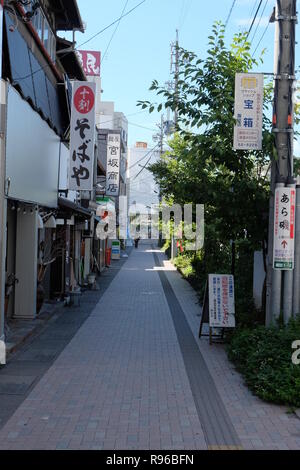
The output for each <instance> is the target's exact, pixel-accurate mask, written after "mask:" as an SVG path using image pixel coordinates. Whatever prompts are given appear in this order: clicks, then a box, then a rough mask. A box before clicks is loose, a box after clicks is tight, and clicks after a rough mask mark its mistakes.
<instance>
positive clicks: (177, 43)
mask: <svg viewBox="0 0 300 470" xmlns="http://www.w3.org/2000/svg"><path fill="white" fill-rule="evenodd" d="M178 83H179V35H178V29H176V43H175V98H176V108H175V113H174V127H175V131H176V128H177V123H178V91H179V90H178Z"/></svg>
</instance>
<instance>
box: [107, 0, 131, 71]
mask: <svg viewBox="0 0 300 470" xmlns="http://www.w3.org/2000/svg"><path fill="white" fill-rule="evenodd" d="M128 2H129V0H126V2H125V5H124V8H123V10H122V13H121V16H120V20H119V21H118V23H117V25H116V27H115V29H114V31H113V33H112V35H111V38H110V40H109V41H108V44H107V47H106V49H105V52H104V54H103V55H102V57H101V64H102V62H103V61H104V58H105V57H106V54H107V52H108V49H109V47H110V45H111V43H112V40H113V38H114V37H115V35H116V32H117V30H118V28H119V26H120V23H121V21H122V18H123V15H124V13H125V10H126V7H127V5H128Z"/></svg>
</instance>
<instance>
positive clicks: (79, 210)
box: [58, 197, 93, 219]
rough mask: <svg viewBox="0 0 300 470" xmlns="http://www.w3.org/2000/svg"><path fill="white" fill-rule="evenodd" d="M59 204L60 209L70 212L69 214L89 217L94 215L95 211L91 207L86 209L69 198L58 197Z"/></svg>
mask: <svg viewBox="0 0 300 470" xmlns="http://www.w3.org/2000/svg"><path fill="white" fill-rule="evenodd" d="M58 206H59V208H60V209H62V210H64V212H68V213H69V215H72V214H74V213H75V214H77V215H80V216H83V217H85V218H86V219H89V218H90V217H92V215H93V213H92V212H91V211H90V210H89V209H85V208H84V207H82V206H79V205H78V204H76V203H75V202H72V201H69V199H65V198H63V197H59V198H58Z"/></svg>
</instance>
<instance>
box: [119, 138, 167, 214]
mask: <svg viewBox="0 0 300 470" xmlns="http://www.w3.org/2000/svg"><path fill="white" fill-rule="evenodd" d="M159 158H160V152H159V150H157V149H153V148H151V147H150V148H149V147H148V145H147V143H146V142H136V144H135V146H134V147H131V148H130V149H129V151H128V172H127V176H128V185H129V206H131V205H133V204H142V205H144V206H145V207H146V208H147V207H148V208H149V207H151V205H152V204H156V205H157V204H159V187H158V185H157V184H156V183H155V180H154V177H153V174H152V173H151V172H150V171H149V166H150V165H151V164H153V163H155V162H157V161H158V160H159Z"/></svg>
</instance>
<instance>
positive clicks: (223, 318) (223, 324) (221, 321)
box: [208, 274, 235, 328]
mask: <svg viewBox="0 0 300 470" xmlns="http://www.w3.org/2000/svg"><path fill="white" fill-rule="evenodd" d="M208 288H209V325H210V326H211V327H212V328H234V327H235V304H234V278H233V276H232V275H227V274H210V275H209V276H208Z"/></svg>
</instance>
